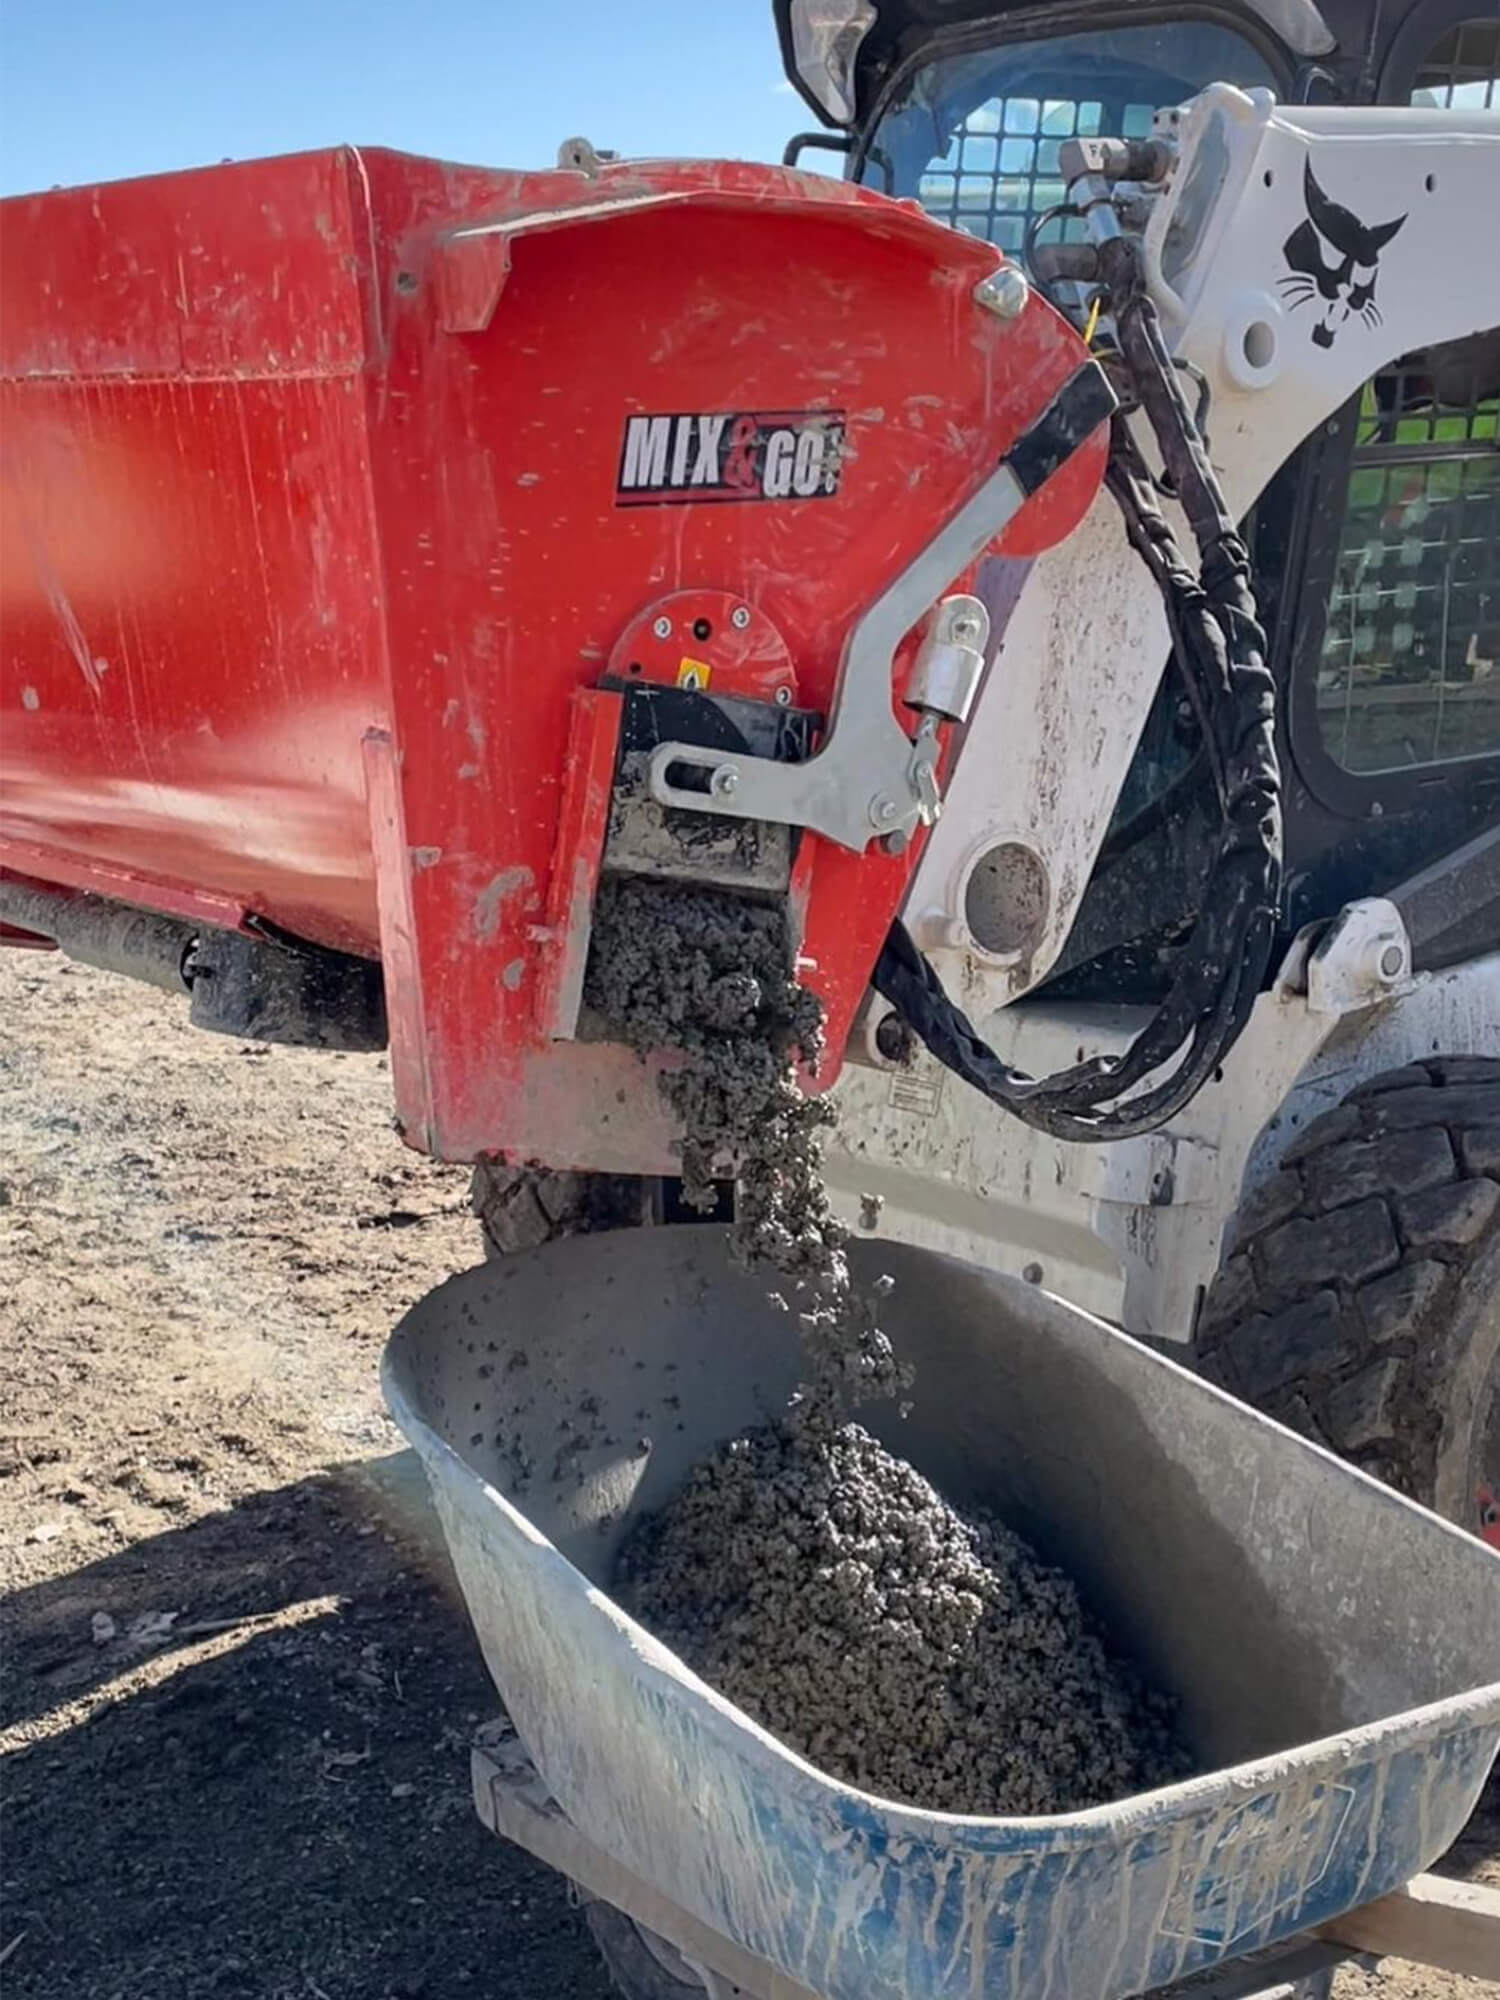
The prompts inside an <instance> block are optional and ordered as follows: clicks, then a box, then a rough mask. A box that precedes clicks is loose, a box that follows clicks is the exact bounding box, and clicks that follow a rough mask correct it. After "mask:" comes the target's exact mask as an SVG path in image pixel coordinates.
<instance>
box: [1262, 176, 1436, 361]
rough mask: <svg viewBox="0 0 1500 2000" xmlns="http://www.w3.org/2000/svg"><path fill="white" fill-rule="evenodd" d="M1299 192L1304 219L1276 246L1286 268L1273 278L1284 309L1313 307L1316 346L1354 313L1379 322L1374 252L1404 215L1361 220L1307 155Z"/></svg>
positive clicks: (1367, 321)
mask: <svg viewBox="0 0 1500 2000" xmlns="http://www.w3.org/2000/svg"><path fill="white" fill-rule="evenodd" d="M1302 192H1303V197H1304V199H1305V201H1306V203H1307V220H1306V221H1305V222H1299V223H1298V225H1297V227H1296V228H1295V229H1294V230H1293V231H1292V233H1291V235H1290V236H1289V237H1288V238H1287V239H1286V242H1285V243H1284V244H1283V245H1282V246H1281V254H1282V255H1283V256H1284V257H1285V258H1286V262H1287V268H1286V272H1285V274H1284V275H1283V276H1282V277H1281V278H1280V279H1279V280H1278V283H1279V285H1280V288H1281V293H1282V296H1283V298H1285V300H1286V302H1287V306H1288V308H1289V310H1290V311H1292V312H1296V311H1298V310H1300V308H1301V307H1303V306H1307V305H1311V306H1316V307H1317V309H1318V312H1317V319H1316V321H1315V322H1314V325H1313V330H1312V337H1313V340H1314V342H1315V343H1316V345H1317V346H1319V347H1332V345H1333V343H1334V340H1335V339H1336V337H1337V335H1338V332H1339V329H1340V327H1342V326H1343V325H1344V324H1345V322H1346V321H1347V320H1349V319H1350V318H1351V317H1352V316H1353V315H1354V314H1355V313H1358V314H1359V316H1360V318H1361V319H1362V320H1363V321H1364V322H1365V324H1366V325H1367V326H1379V324H1380V308H1379V306H1377V305H1376V303H1375V280H1376V278H1377V277H1378V275H1379V270H1380V253H1381V251H1382V250H1383V249H1384V248H1385V246H1386V244H1387V243H1389V242H1390V240H1391V238H1392V237H1393V236H1394V235H1395V234H1396V233H1397V231H1398V230H1399V229H1401V228H1402V227H1403V225H1404V224H1405V222H1406V217H1405V216H1404V215H1398V216H1397V218H1396V220H1395V221H1394V222H1379V223H1366V222H1361V221H1360V219H1359V217H1358V216H1357V215H1355V214H1353V213H1352V212H1351V211H1350V210H1349V209H1347V208H1344V207H1343V206H1342V205H1341V204H1340V203H1339V202H1336V201H1334V200H1332V199H1331V198H1330V197H1329V196H1328V195H1326V194H1325V193H1324V192H1323V190H1322V188H1321V187H1319V185H1318V177H1317V175H1316V174H1315V173H1314V172H1313V170H1312V161H1311V160H1309V161H1308V162H1307V163H1306V169H1305V172H1304V174H1303V180H1302Z"/></svg>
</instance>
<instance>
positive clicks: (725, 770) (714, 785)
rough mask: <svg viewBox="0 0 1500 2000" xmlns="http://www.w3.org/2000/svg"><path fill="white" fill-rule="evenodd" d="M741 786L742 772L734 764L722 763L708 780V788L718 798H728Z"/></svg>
mask: <svg viewBox="0 0 1500 2000" xmlns="http://www.w3.org/2000/svg"><path fill="white" fill-rule="evenodd" d="M739 788H740V774H739V772H738V771H737V770H735V768H734V766H733V765H732V764H721V765H720V766H719V768H718V770H717V771H715V772H714V774H713V776H712V777H711V778H710V779H709V781H708V789H709V790H710V791H711V792H712V793H713V795H714V797H715V798H716V799H727V798H728V797H730V795H731V794H732V793H734V792H737V791H738V790H739Z"/></svg>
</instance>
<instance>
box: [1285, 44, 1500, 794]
mask: <svg viewBox="0 0 1500 2000" xmlns="http://www.w3.org/2000/svg"><path fill="white" fill-rule="evenodd" d="M1412 98H1413V101H1414V102H1415V103H1418V104H1430V105H1438V106H1457V107H1459V108H1461V109H1486V108H1490V107H1492V106H1494V105H1495V104H1496V103H1497V101H1500V22H1497V21H1468V22H1464V23H1462V24H1461V25H1460V26H1458V27H1456V28H1454V29H1451V30H1450V31H1449V32H1448V33H1447V34H1446V35H1445V36H1444V37H1443V39H1442V40H1441V41H1440V42H1439V43H1438V45H1437V47H1436V48H1435V49H1434V50H1433V52H1432V55H1431V56H1430V58H1429V59H1428V61H1427V62H1426V63H1425V64H1424V65H1423V67H1422V69H1421V70H1420V72H1419V73H1418V76H1417V79H1416V83H1415V85H1414V86H1413V90H1412ZM1317 699H1318V714H1319V725H1320V729H1321V732H1322V736H1323V740H1324V745H1325V747H1326V748H1327V750H1328V753H1329V755H1330V756H1332V757H1333V758H1334V759H1335V760H1336V761H1337V762H1338V763H1339V764H1341V765H1342V766H1343V767H1344V769H1345V770H1348V771H1352V772H1356V773H1374V772H1378V771H1391V770H1401V769H1405V768H1408V767H1410V766H1414V765H1421V764H1433V763H1444V762H1448V761H1451V760H1454V759H1457V758H1464V757H1475V756H1488V755H1494V754H1496V753H1500V334H1496V333H1490V334H1479V335H1476V336H1475V337H1474V338H1473V339H1472V340H1468V341H1462V342H1454V343H1451V344H1450V345H1448V346H1446V347H1443V348H1439V349H1432V350H1430V351H1428V352H1427V353H1421V354H1409V355H1404V356H1402V358H1401V359H1400V360H1398V361H1396V362H1394V363H1393V364H1392V365H1391V366H1390V367H1389V368H1386V369H1382V370H1381V372H1380V373H1379V374H1378V375H1377V376H1376V377H1375V378H1374V380H1373V381H1372V382H1371V383H1370V384H1369V385H1368V386H1367V387H1366V389H1365V392H1364V396H1363V398H1362V401H1361V404H1360V410H1359V416H1358V428H1357V433H1356V442H1355V447H1354V458H1353V466H1352V470H1351V473H1350V478H1349V491H1348V498H1347V501H1346V503H1345V511H1344V519H1343V524H1342V528H1341V532H1340V536H1339V547H1338V555H1337V560H1336V565H1335V572H1334V579H1333V586H1332V590H1331V592H1330V596H1329V605H1328V623H1327V627H1326V630H1325V634H1324V641H1323V650H1322V658H1321V660H1320V663H1319V671H1318V690H1317Z"/></svg>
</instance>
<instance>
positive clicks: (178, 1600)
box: [0, 1454, 609, 2000]
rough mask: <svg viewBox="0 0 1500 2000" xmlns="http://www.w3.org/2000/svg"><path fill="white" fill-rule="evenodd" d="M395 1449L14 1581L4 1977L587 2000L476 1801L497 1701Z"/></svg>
mask: <svg viewBox="0 0 1500 2000" xmlns="http://www.w3.org/2000/svg"><path fill="white" fill-rule="evenodd" d="M413 1463H414V1462H413V1461H411V1460H410V1459H409V1458H408V1457H407V1455H405V1454H402V1455H401V1456H400V1457H399V1458H396V1459H390V1460H385V1461H381V1462H379V1463H378V1464H376V1465H374V1466H371V1467H364V1468H358V1469H356V1470H355V1471H353V1472H342V1473H340V1474H338V1475H335V1476H330V1477H326V1478H317V1479H311V1480H307V1481H303V1482H301V1483H299V1484H297V1485H293V1486H287V1487H283V1488H281V1489H279V1490H277V1491H274V1492H266V1493H260V1494H256V1495H253V1496H251V1497H249V1498H247V1499H246V1500H244V1501H243V1502H242V1503H240V1504H239V1505H237V1506H236V1507H234V1508H232V1509H230V1510H228V1511H226V1512H224V1513H221V1514H216V1515H212V1516H209V1517H207V1518H205V1519H203V1520H201V1521H198V1522H196V1523H194V1524H193V1525H192V1526H189V1527H184V1528H181V1529H177V1530H174V1531H172V1532H169V1533H166V1534H162V1535H159V1536H157V1537H155V1538H153V1539H151V1540H148V1541H144V1542H139V1543H136V1544H134V1545H132V1546H131V1547H130V1548H128V1549H126V1550H123V1551H121V1552H120V1553H119V1554H118V1555H116V1556H112V1557H110V1558H108V1559H106V1560H103V1561H100V1562H97V1563H94V1564H91V1565H89V1566H88V1567H86V1568H83V1569H79V1570H75V1571H73V1572H71V1573H70V1574H68V1575H66V1576H62V1577H58V1578H54V1579H52V1580H50V1581H48V1582H46V1583H44V1584H39V1585H37V1586H35V1587H33V1588H31V1589H28V1590H25V1591H21V1592H18V1593H16V1595H15V1596H14V1597H12V1598H11V1599H10V1600H9V1601H8V1602H7V1603H6V1605H5V1607H4V1619H5V1627H6V1634H7V1639H6V1673H5V1690H4V1693H5V1699H4V1709H3V1715H0V1720H3V1723H4V1725H5V1727H6V1728H7V1729H8V1730H9V1731H10V1736H9V1740H10V1741H11V1742H12V1743H16V1742H17V1741H18V1739H19V1747H17V1748H15V1749H13V1750H12V1752H11V1754H10V1755H9V1756H8V1757H7V1758H6V1759H5V1765H4V1771H3V1779H0V1782H3V1789H4V1797H5V1802H6V1808H7V1820H8V1827H7V1837H6V1841H5V1862H4V1868H3V1907H4V1912H5V1914H4V1917H3V1919H0V1925H3V1935H0V1949H6V1948H7V1947H9V1948H10V1949H9V1955H8V1957H7V1960H6V1962H5V1970H4V1982H5V1991H6V1995H7V2000H43V1996H45V2000H59V1997H60V1996H63V1995H67V1996H69V2000H187V1997H188V1996H192V2000H198V1996H200V1995H203V1996H207V1995H213V1996H217V1995H226V1996H227V1995H245V1996H256V2000H446V1996H448V1995H463V1996H473V2000H492V1997H493V2000H542V1996H545V2000H604V1996H605V1995H606V1994H607V1993H608V1992H609V1986H608V1982H607V1980H606V1978H605V1976H604V1974H603V1972H602V1969H601V1968H600V1967H599V1965H598V1962H597V1960H596V1959H595V1957H594V1955H593V1952H592V1948H591V1947H590V1945H589V1944H588V1942H587V1939H586V1937H585V1935H584V1931H583V1926H582V1922H581V1920H580V1918H579V1917H578V1915H577V1914H576V1912H575V1911H573V1910H572V1909H571V1908H570V1907H569V1905H568V1898H567V1892H566V1888H565V1885H564V1884H563V1883H562V1882H561V1881H560V1880H559V1878H558V1877H557V1876H555V1875H553V1874H551V1873H550V1872H549V1871H547V1870H545V1869H542V1868H539V1867H537V1866H536V1865H534V1864H533V1863H532V1862H531V1861H530V1860H529V1859H528V1858H527V1857H526V1856H524V1855H522V1854H521V1853H520V1852H519V1851H517V1850H516V1849H513V1848H511V1847H508V1846H507V1845H505V1844H504V1843H503V1842H501V1841H499V1840H497V1839H496V1838H495V1837H494V1836H493V1835H492V1834H489V1833H487V1832H486V1831H485V1830H484V1829H483V1828H482V1827H481V1826H480V1825H479V1822H478V1820H477V1819H476V1818H475V1816H474V1812H473V1808H472V1805H471V1803H470V1798H469V1791H468V1755H467V1743H468V1738H469V1735H470V1733H471V1731H472V1729H473V1726H474V1724H475V1722H477V1721H478V1720H480V1719H482V1718H484V1717H486V1716H488V1715H490V1714H492V1713H494V1712H495V1710H496V1708H497V1706H498V1704H497V1702H496V1698H495V1694H494V1690H493V1687H492V1685H491V1683H490V1680H489V1677H488V1675H487V1674H486V1672H485V1669H484V1666H483V1664H482V1662H481V1660H480V1658H479V1654H478V1649H477V1647H476V1646H475V1644H474V1642H473V1639H472V1636H471V1634H470V1630H469V1626H468V1622H467V1619H466V1617H465V1615H464V1613H463V1609H462V1605H461V1603H460V1601H459V1599H458V1597H457V1592H456V1587H455V1586H454V1585H453V1583H452V1580H451V1577H450V1576H449V1575H448V1573H447V1568H446V1562H445V1560H444V1558H443V1556H442V1552H441V1548H440V1546H436V1547H435V1546H434V1540H433V1538H434V1537H435V1536H436V1528H435V1526H434V1525H432V1524H431V1517H430V1515H427V1513H426V1508H425V1500H424V1498H423V1497H422V1496H421V1495H420V1490H419V1484H420V1483H419V1479H418V1480H416V1481H414V1479H413V1474H412V1470H411V1468H412V1465H413ZM171 1614H175V1615H171ZM106 1621H107V1622H106ZM111 1626H112V1628H113V1631H112V1634H111V1632H110V1629H109V1628H110V1627H111ZM17 1939H19V1942H16V1940H17Z"/></svg>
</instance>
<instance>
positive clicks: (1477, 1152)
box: [1196, 1056, 1500, 1539]
mask: <svg viewBox="0 0 1500 2000" xmlns="http://www.w3.org/2000/svg"><path fill="white" fill-rule="evenodd" d="M1196 1348H1197V1358H1198V1365H1199V1367H1200V1368H1201V1370H1202V1372H1203V1373H1204V1374H1205V1375H1206V1376H1207V1377H1208V1378H1209V1379H1210V1380H1211V1381H1214V1382H1217V1383H1218V1384H1219V1386H1220V1387H1222V1388H1225V1389H1228V1390H1229V1391H1230V1392H1231V1393H1232V1394H1234V1395H1237V1396H1239V1397H1241V1398H1242V1399H1243V1400H1244V1401H1246V1402H1249V1403H1254V1404H1255V1405H1256V1406H1257V1407H1258V1408H1260V1409H1263V1410H1265V1411H1266V1412H1267V1413H1268V1414H1269V1415H1271V1416H1273V1417H1276V1418H1277V1419H1279V1421H1281V1422H1282V1423H1285V1424H1287V1425H1288V1426H1289V1427H1290V1428H1291V1429H1293V1430H1296V1431H1300V1432H1302V1433H1303V1435H1304V1436H1307V1437H1311V1438H1314V1439H1315V1440H1317V1442H1319V1443H1320V1444H1325V1445H1328V1446H1330V1447H1331V1448H1332V1449H1333V1450H1334V1451H1337V1452H1339V1453H1340V1454H1341V1455H1342V1456H1343V1457H1345V1458H1347V1459H1350V1460H1351V1461H1352V1462H1353V1463H1354V1464H1356V1465H1358V1466H1360V1467H1361V1468H1362V1469H1363V1470H1364V1471H1366V1472H1369V1473H1373V1474H1374V1475H1375V1477H1377V1478H1379V1479H1383V1480H1385V1481H1386V1482H1387V1483H1388V1484H1389V1485H1391V1486H1394V1487H1396V1488H1398V1489H1399V1490H1400V1491H1401V1492H1403V1493H1406V1494H1408V1495H1410V1496H1411V1497H1412V1498H1413V1499H1416V1500H1421V1501H1423V1502H1425V1503H1426V1504H1427V1505H1429V1506H1432V1507H1435V1508H1436V1509H1437V1511H1438V1512H1439V1513H1441V1514H1444V1515H1446V1516H1447V1517H1448V1519H1450V1520H1452V1521H1456V1522H1458V1523H1459V1525H1460V1526H1462V1527H1466V1528H1469V1529H1471V1530H1473V1531H1475V1532H1479V1531H1482V1530H1485V1529H1486V1528H1488V1530H1489V1535H1488V1537H1487V1538H1491V1539H1492V1538H1493V1534H1494V1526H1493V1513H1492V1510H1493V1506H1494V1500H1493V1496H1494V1495H1495V1494H1496V1493H1500V1059H1495V1058H1491V1057H1487V1056H1434V1057H1432V1058H1431V1059H1429V1060H1424V1061H1422V1062H1417V1063H1412V1064H1409V1065H1408V1066H1407V1067H1406V1068H1404V1069H1398V1070H1391V1071H1389V1072H1387V1073H1386V1074H1385V1075H1383V1076H1377V1077H1374V1078H1372V1079H1371V1081H1370V1082H1368V1083H1364V1084H1361V1085H1360V1086H1359V1088H1358V1089H1357V1090H1353V1091H1351V1092H1350V1094H1349V1095H1348V1097H1347V1098H1345V1100H1344V1101H1343V1103H1342V1104H1340V1105H1338V1106H1337V1107H1336V1108H1335V1109H1334V1110H1332V1111H1329V1112H1326V1113H1325V1114H1324V1115H1323V1116H1322V1117H1321V1118H1318V1119H1316V1120H1315V1121H1314V1122H1313V1123H1312V1124H1310V1125H1309V1126H1308V1127H1307V1128H1306V1130H1305V1131H1303V1132H1302V1133H1301V1134H1300V1135H1299V1136H1298V1137H1297V1138H1296V1139H1295V1140H1294V1142H1293V1143H1292V1145H1291V1146H1289V1147H1288V1149H1287V1151H1286V1152H1285V1153H1284V1154H1283V1156H1282V1160H1281V1164H1280V1166H1279V1167H1278V1168H1277V1170H1276V1172H1275V1173H1273V1174H1272V1175H1271V1177H1270V1178H1269V1179H1268V1180H1267V1181H1265V1182H1264V1183H1263V1184H1262V1185H1261V1186H1260V1187H1258V1188H1257V1189H1256V1190H1255V1192H1254V1194H1253V1195H1252V1196H1251V1197H1250V1199H1249V1201H1248V1202H1247V1203H1246V1204H1245V1207H1244V1208H1243V1210H1242V1211H1241V1213H1240V1215H1239V1217H1238V1218H1237V1221H1236V1224H1235V1226H1234V1232H1233V1235H1232V1238H1231V1241H1230V1243H1229V1249H1228V1255H1227V1257H1226V1260H1225V1262H1224V1264H1223V1265H1222V1267H1221V1269H1220V1271H1219V1274H1218V1276H1217V1277H1216V1278H1215V1280H1214V1282H1213V1284H1212V1286H1211V1287H1210V1289H1209V1292H1208V1295H1207V1297H1206V1298H1205V1300H1204V1303H1203V1309H1202V1311H1201V1313H1200V1315H1199V1320H1198V1327H1197V1333H1196Z"/></svg>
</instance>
